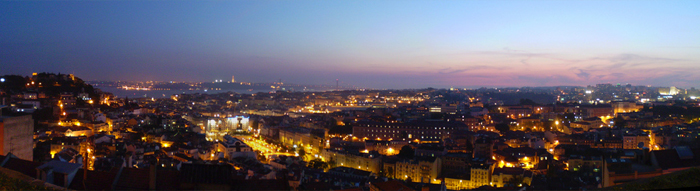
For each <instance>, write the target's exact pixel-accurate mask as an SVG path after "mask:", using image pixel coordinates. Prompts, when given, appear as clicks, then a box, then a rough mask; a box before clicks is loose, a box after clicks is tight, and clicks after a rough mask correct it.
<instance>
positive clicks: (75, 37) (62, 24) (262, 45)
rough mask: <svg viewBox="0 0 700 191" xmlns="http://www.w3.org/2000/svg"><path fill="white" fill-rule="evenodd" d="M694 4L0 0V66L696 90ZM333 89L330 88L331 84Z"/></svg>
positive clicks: (179, 75)
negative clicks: (3, 0) (626, 85)
mask: <svg viewBox="0 0 700 191" xmlns="http://www.w3.org/2000/svg"><path fill="white" fill-rule="evenodd" d="M698 4H700V3H699V2H697V1H634V2H631V1H585V2H583V1H493V2H492V1H489V2H486V1H441V2H434V1H411V2H397V1H353V2H345V1H335V2H324V1H178V2H151V1H148V2H139V1H134V2H103V1H99V2H92V1H64V2H0V5H2V6H0V9H1V11H0V17H2V18H4V19H2V20H0V24H1V25H3V26H6V27H3V28H2V29H0V35H2V36H3V37H5V38H3V40H2V41H0V45H1V46H2V47H6V49H5V50H6V51H3V52H1V53H0V55H1V56H0V62H1V63H2V65H3V66H6V67H3V70H2V71H0V75H7V74H18V75H29V74H31V73H32V72H61V73H74V74H76V75H77V76H81V77H83V79H85V80H133V81H145V80H156V81H170V80H176V81H213V80H214V79H224V80H225V79H228V78H230V77H231V76H232V75H235V76H236V80H237V81H249V82H274V81H277V79H284V81H285V82H287V81H288V82H292V83H297V84H329V85H334V80H335V79H340V82H341V83H347V84H350V85H356V86H360V87H368V88H425V87H436V88H446V87H451V86H454V87H480V86H486V87H522V86H568V85H574V86H585V85H594V84H599V83H612V84H617V83H621V84H625V83H630V84H633V85H651V86H678V87H685V88H689V87H700V75H698V74H696V73H694V71H697V69H699V68H698V67H700V63H699V60H700V56H698V55H700V54H698V53H700V46H697V45H698V44H700V36H698V35H695V34H694V32H695V31H699V29H700V22H697V21H698V20H700V13H698V12H697V11H695V10H694V9H693V8H694V7H698ZM341 85H342V84H341Z"/></svg>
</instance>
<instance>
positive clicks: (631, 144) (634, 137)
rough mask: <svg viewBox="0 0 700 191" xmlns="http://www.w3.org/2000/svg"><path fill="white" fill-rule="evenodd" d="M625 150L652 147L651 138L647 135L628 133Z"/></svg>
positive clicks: (623, 146) (624, 139)
mask: <svg viewBox="0 0 700 191" xmlns="http://www.w3.org/2000/svg"><path fill="white" fill-rule="evenodd" d="M622 139H623V145H622V148H623V149H640V148H639V146H640V144H641V146H642V147H650V144H649V143H650V142H651V136H650V135H647V134H646V133H628V134H625V135H624V136H623V137H622Z"/></svg>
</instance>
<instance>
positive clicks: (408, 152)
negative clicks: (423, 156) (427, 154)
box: [398, 145, 416, 159]
mask: <svg viewBox="0 0 700 191" xmlns="http://www.w3.org/2000/svg"><path fill="white" fill-rule="evenodd" d="M415 154H416V151H415V150H413V148H412V147H411V146H408V145H404V146H403V147H401V150H400V151H399V155H398V156H399V157H401V158H405V159H412V158H413V156H414V155H415Z"/></svg>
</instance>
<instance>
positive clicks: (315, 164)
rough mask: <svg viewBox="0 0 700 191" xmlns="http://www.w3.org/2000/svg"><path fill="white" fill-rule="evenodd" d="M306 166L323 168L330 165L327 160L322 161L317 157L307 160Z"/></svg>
mask: <svg viewBox="0 0 700 191" xmlns="http://www.w3.org/2000/svg"><path fill="white" fill-rule="evenodd" d="M308 167H309V168H315V169H321V170H325V169H328V168H330V165H328V163H327V162H323V160H321V159H318V158H317V159H313V160H311V161H309V165H308Z"/></svg>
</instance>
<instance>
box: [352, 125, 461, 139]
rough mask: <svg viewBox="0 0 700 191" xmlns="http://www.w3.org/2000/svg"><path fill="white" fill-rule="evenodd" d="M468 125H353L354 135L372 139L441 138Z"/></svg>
mask: <svg viewBox="0 0 700 191" xmlns="http://www.w3.org/2000/svg"><path fill="white" fill-rule="evenodd" d="M467 129H468V126H467V125H465V124H464V123H460V122H444V121H421V122H410V123H378V122H363V123H358V124H357V125H355V126H353V128H352V131H353V136H355V137H358V138H362V139H371V140H393V139H400V140H415V139H418V140H440V139H443V138H448V137H451V136H452V135H454V134H455V132H457V131H459V130H467Z"/></svg>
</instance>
